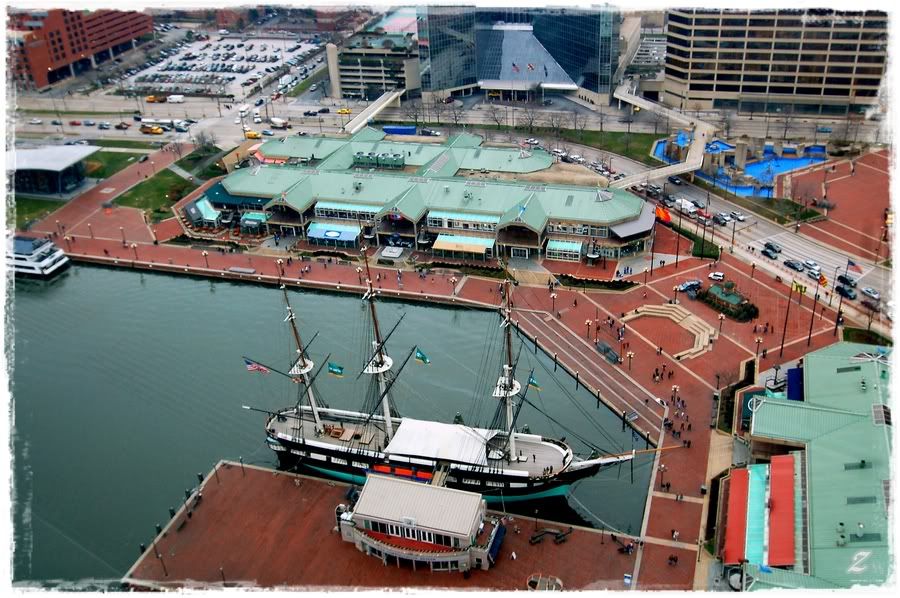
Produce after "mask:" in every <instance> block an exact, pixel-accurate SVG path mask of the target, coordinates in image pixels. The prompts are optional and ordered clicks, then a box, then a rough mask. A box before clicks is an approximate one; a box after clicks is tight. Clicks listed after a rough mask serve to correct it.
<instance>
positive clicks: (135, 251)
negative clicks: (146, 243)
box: [131, 243, 138, 260]
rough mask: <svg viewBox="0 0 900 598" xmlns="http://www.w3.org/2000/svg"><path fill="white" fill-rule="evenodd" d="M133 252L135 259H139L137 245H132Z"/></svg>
mask: <svg viewBox="0 0 900 598" xmlns="http://www.w3.org/2000/svg"><path fill="white" fill-rule="evenodd" d="M131 250H132V251H133V252H134V259H135V260H137V259H138V254H137V243H132V244H131Z"/></svg>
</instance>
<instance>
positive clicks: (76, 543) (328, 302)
mask: <svg viewBox="0 0 900 598" xmlns="http://www.w3.org/2000/svg"><path fill="white" fill-rule="evenodd" d="M291 301H292V303H293V305H294V308H295V310H296V312H297V313H298V315H299V317H300V330H301V333H302V334H303V335H304V336H305V337H306V339H307V340H308V339H310V338H311V337H312V335H313V334H314V333H315V332H316V331H318V333H319V334H318V338H317V339H316V340H315V342H314V343H313V344H312V347H311V348H310V353H311V356H312V357H313V359H315V360H317V361H318V362H321V361H322V360H323V358H324V356H325V355H326V354H328V353H331V358H330V361H333V362H336V363H339V364H341V365H343V366H345V369H346V374H347V375H346V376H345V377H344V378H341V379H337V378H333V377H329V376H326V375H322V376H320V377H319V378H318V379H317V381H316V384H317V386H318V388H319V392H320V394H321V395H322V396H323V397H324V398H325V400H326V401H327V402H328V403H329V404H330V405H331V406H333V407H342V408H353V409H359V408H360V403H359V397H360V396H361V394H362V393H363V392H364V390H365V388H366V384H367V382H366V380H365V378H361V379H360V380H359V381H357V380H355V377H356V373H357V372H358V371H359V370H360V369H361V367H362V363H363V360H364V358H363V356H362V354H363V347H364V342H363V341H362V340H361V339H362V337H363V331H364V326H365V324H364V319H363V317H362V316H363V313H362V310H361V302H360V300H359V299H358V298H356V297H350V296H342V295H332V294H324V293H312V292H302V291H293V292H291ZM403 313H405V314H406V316H405V319H404V321H403V322H402V324H401V325H400V327H399V328H398V330H397V332H396V333H395V334H394V336H393V337H392V338H391V340H390V342H389V343H388V349H389V351H390V352H391V354H392V356H393V357H394V360H395V363H396V364H397V365H399V363H400V362H401V361H402V359H403V357H405V355H406V353H407V351H409V348H410V347H411V346H412V345H414V344H418V345H419V346H420V347H421V349H422V350H423V351H424V352H425V353H426V354H427V355H428V357H429V358H430V359H431V365H428V366H424V365H420V364H418V363H416V362H414V361H410V363H409V364H408V365H407V366H406V369H405V370H404V371H403V373H402V375H401V377H400V380H399V381H398V383H397V384H395V386H394V389H393V394H394V398H395V402H396V404H397V406H398V407H399V409H400V411H401V413H402V414H403V415H408V416H412V417H418V418H427V419H435V420H439V421H445V422H450V421H452V419H453V416H454V414H455V413H456V412H457V411H460V412H462V413H463V415H464V416H465V418H466V423H468V424H474V425H486V424H487V423H488V422H489V421H490V417H491V415H492V413H493V410H494V408H495V403H494V400H493V399H491V398H490V396H489V391H488V390H487V388H486V386H487V385H488V384H493V383H494V382H495V381H496V375H497V371H498V370H497V369H496V367H498V364H499V361H498V359H499V358H498V356H497V354H496V351H493V350H491V349H492V348H496V347H497V346H498V344H497V340H496V339H497V328H498V322H499V318H498V317H497V316H496V315H495V314H494V313H490V312H484V311H476V310H468V309H449V308H439V307H430V306H421V305H414V304H406V303H399V302H382V303H379V317H380V319H381V321H382V322H383V325H384V327H385V328H389V327H390V326H392V325H393V323H394V322H396V321H397V319H398V318H399V317H400V315H401V314H403ZM12 315H13V316H14V320H13V324H14V333H15V345H14V350H15V352H14V356H13V358H12V359H13V366H14V370H13V372H12V375H11V379H12V385H13V386H12V393H13V400H14V409H13V414H14V418H15V420H14V422H13V426H14V427H13V428H12V430H11V433H12V436H13V451H14V456H15V463H14V482H15V488H14V491H13V492H14V493H13V502H14V508H13V511H14V513H13V515H14V517H13V522H14V529H13V533H14V539H15V552H14V559H13V577H14V580H15V581H19V582H26V581H38V582H47V581H53V580H65V581H77V580H88V579H98V580H114V579H118V578H120V577H121V576H122V575H123V574H124V573H125V572H126V571H127V569H128V567H129V566H130V565H131V564H132V563H133V562H134V560H135V559H136V558H137V557H138V545H139V544H141V543H146V542H148V541H149V540H150V539H151V538H152V536H153V535H154V524H156V523H160V524H165V522H166V521H167V519H168V513H167V509H168V507H170V506H171V507H175V506H178V501H179V500H180V497H181V496H183V493H184V490H185V489H186V488H190V487H192V486H193V485H194V484H195V483H196V481H197V480H196V474H197V473H198V472H203V473H204V474H205V473H206V472H207V471H208V470H209V469H210V468H211V467H212V465H213V463H215V462H216V461H217V460H219V459H222V458H228V459H237V458H238V457H239V456H243V458H244V460H245V462H248V463H258V464H263V465H273V466H274V465H275V464H276V459H275V458H274V457H273V456H272V454H270V453H271V452H270V451H269V449H267V448H266V447H265V446H264V433H263V423H264V422H263V417H264V416H263V415H262V414H258V413H252V412H248V411H245V410H243V409H241V405H242V404H250V405H254V406H258V407H261V408H266V409H274V408H277V407H282V406H285V405H288V404H292V403H293V402H294V400H295V399H294V395H293V393H294V392H295V391H296V387H295V386H294V385H292V384H290V382H288V381H286V380H285V379H283V378H281V377H280V376H277V375H275V374H270V375H262V374H257V373H249V372H247V371H246V370H245V369H244V365H243V362H242V360H241V356H242V355H248V356H251V357H253V358H255V359H258V360H259V361H262V362H264V363H267V364H269V365H272V366H274V367H279V368H280V367H285V366H286V364H287V363H288V361H289V359H290V355H291V346H292V341H291V337H290V333H289V329H288V328H287V325H286V324H284V323H283V322H282V320H283V316H284V308H283V305H282V299H281V294H280V292H278V291H276V290H275V289H273V288H271V287H256V286H251V285H237V284H233V283H225V282H210V281H204V280H196V279H190V278H180V277H173V276H166V275H155V274H140V273H134V272H127V271H119V270H108V269H102V268H93V267H82V266H76V267H74V268H73V269H72V270H71V271H70V272H68V273H67V274H65V275H64V276H63V277H62V278H61V279H59V280H57V281H54V282H53V283H51V284H49V285H48V284H39V283H28V282H24V283H23V282H17V283H16V285H15V299H14V303H13V304H12ZM516 344H517V345H518V341H517V343H516ZM485 364H487V365H485ZM396 367H397V366H395V368H396ZM532 368H534V371H535V373H534V376H535V378H536V379H537V380H538V382H539V383H540V384H541V386H542V391H541V392H540V393H537V392H535V391H533V390H532V391H529V393H528V398H529V399H530V400H532V401H533V402H535V403H536V404H537V405H538V406H540V407H541V408H542V409H544V410H545V411H547V412H548V413H551V414H552V415H553V417H554V418H555V419H557V420H558V421H559V422H560V424H561V425H557V424H554V423H552V422H550V421H549V420H548V419H547V418H546V417H544V416H543V415H541V414H540V413H538V412H537V411H536V410H535V409H533V408H532V407H530V406H529V405H525V406H524V407H523V409H522V412H521V415H520V417H519V422H520V423H521V424H525V423H527V424H528V425H529V426H530V428H531V431H532V432H535V433H544V434H548V435H554V436H555V437H557V438H559V437H561V436H567V437H568V440H569V442H571V443H572V444H573V446H574V447H575V448H576V450H578V451H585V452H586V449H585V446H584V445H583V444H580V443H579V442H578V441H577V440H575V434H578V435H581V436H583V437H586V438H589V439H590V441H591V442H592V443H594V444H596V445H598V446H601V447H603V448H605V449H607V450H609V451H613V452H618V451H624V450H630V449H631V448H632V446H635V448H639V449H640V448H644V445H643V444H642V443H641V442H640V441H637V442H636V443H635V441H634V440H633V435H632V433H631V432H630V431H626V432H622V431H621V424H620V422H619V420H618V419H617V418H616V417H615V416H614V415H613V414H612V413H610V412H609V411H607V410H606V409H605V408H600V409H597V408H596V402H595V400H594V399H593V398H592V397H591V395H590V394H589V393H587V392H586V391H585V390H584V389H581V390H579V391H576V390H575V384H574V380H572V379H571V378H569V377H568V376H567V375H565V374H564V373H562V371H560V373H559V374H557V375H556V376H555V377H554V375H553V374H552V369H553V366H552V362H551V361H550V360H549V359H547V358H546V356H544V355H543V354H542V353H539V354H538V355H534V354H533V353H532V352H531V349H529V348H526V349H525V350H523V351H522V353H521V360H520V365H519V370H518V371H519V374H518V378H519V379H520V380H521V381H523V382H525V381H526V380H527V376H528V371H530V370H531V369H532ZM488 380H490V382H488ZM479 383H480V386H481V387H480V388H479V389H478V392H477V393H476V392H475V391H476V386H478V385H479ZM563 388H565V391H564V390H563ZM473 397H474V398H473ZM576 402H577V404H578V405H579V406H580V407H581V409H579V408H578V407H576ZM598 426H599V428H600V429H602V431H601V430H600V429H598ZM563 427H564V428H565V429H563ZM573 432H574V433H573ZM633 443H634V444H633ZM649 470H650V458H649V457H645V458H641V459H639V460H638V461H636V463H635V467H634V483H633V484H632V483H631V479H630V478H631V471H630V469H629V468H628V467H627V466H626V467H623V468H621V470H619V469H611V470H606V471H604V472H601V474H600V475H598V476H596V477H595V478H592V479H590V480H585V481H583V482H582V483H580V484H579V485H578V486H577V487H576V488H575V489H574V492H573V497H571V498H570V499H569V503H570V504H571V505H572V506H573V509H574V510H573V511H571V512H568V511H567V510H566V509H558V508H553V509H551V508H550V507H546V509H547V510H552V511H553V513H552V514H551V513H546V514H545V512H544V511H543V510H542V511H541V516H542V517H543V516H547V517H552V516H553V515H556V516H558V518H568V519H569V520H570V521H578V518H579V516H581V517H583V518H584V522H586V524H592V525H599V523H598V521H597V518H599V519H601V520H602V521H604V522H605V523H606V525H608V526H612V527H613V528H617V529H621V530H626V531H628V530H630V531H632V532H635V533H637V532H638V531H639V529H640V521H641V516H642V512H643V507H644V502H645V499H646V486H647V480H648V479H649V474H650V471H649ZM579 503H580V504H579ZM528 509H529V510H528V512H529V513H533V510H532V509H531V508H530V507H529V508H528Z"/></svg>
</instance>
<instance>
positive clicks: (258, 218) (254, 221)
mask: <svg viewBox="0 0 900 598" xmlns="http://www.w3.org/2000/svg"><path fill="white" fill-rule="evenodd" d="M268 220H269V214H267V213H266V212H244V213H243V214H242V215H241V226H259V225H260V224H265V223H266V222H268Z"/></svg>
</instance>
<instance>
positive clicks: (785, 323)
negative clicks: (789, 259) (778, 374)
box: [778, 280, 797, 357]
mask: <svg viewBox="0 0 900 598" xmlns="http://www.w3.org/2000/svg"><path fill="white" fill-rule="evenodd" d="M795 284H797V283H796V281H793V280H792V281H791V292H790V293H789V294H788V302H787V309H786V310H785V312H784V329H782V331H781V349H780V350H779V351H778V357H782V356H783V355H784V338H785V336H787V323H788V315H789V314H790V313H791V297H793V295H794V285H795Z"/></svg>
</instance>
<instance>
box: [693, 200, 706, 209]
mask: <svg viewBox="0 0 900 598" xmlns="http://www.w3.org/2000/svg"><path fill="white" fill-rule="evenodd" d="M691 203H692V204H694V207H695V208H697V209H698V210H702V209H703V208H705V207H706V205H705V204H704V203H703V202H700V201H697V200H696V199H692V200H691Z"/></svg>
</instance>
